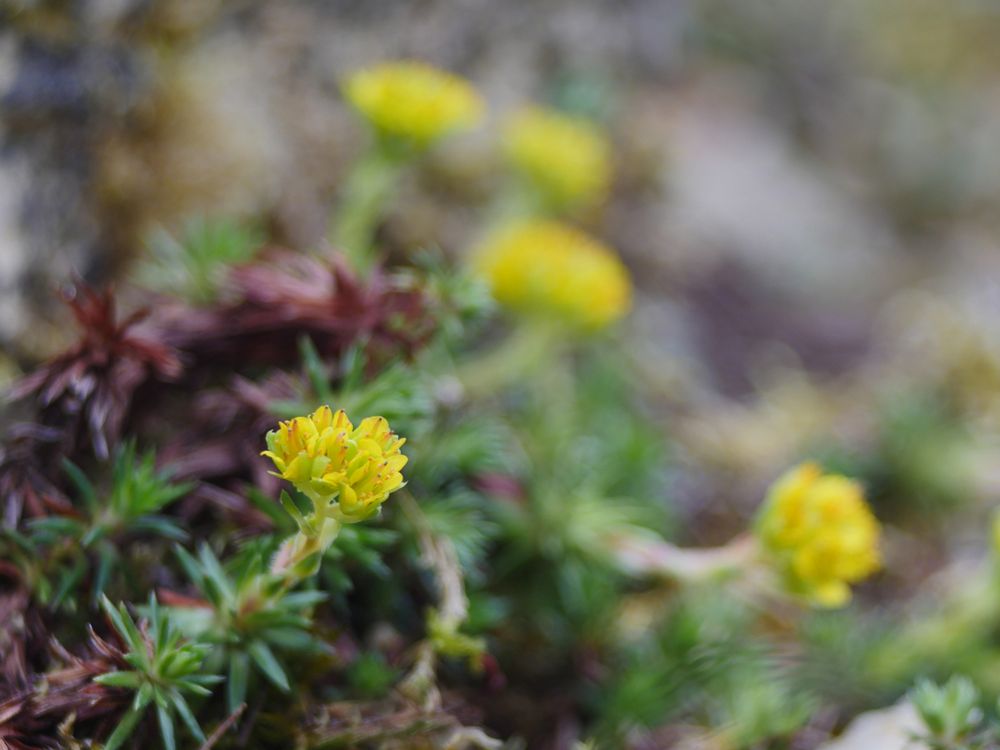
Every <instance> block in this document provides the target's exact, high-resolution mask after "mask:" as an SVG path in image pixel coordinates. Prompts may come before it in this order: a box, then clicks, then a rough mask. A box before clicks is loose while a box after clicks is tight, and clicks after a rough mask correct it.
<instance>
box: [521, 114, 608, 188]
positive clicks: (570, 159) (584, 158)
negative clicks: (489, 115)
mask: <svg viewBox="0 0 1000 750" xmlns="http://www.w3.org/2000/svg"><path fill="white" fill-rule="evenodd" d="M503 145H504V152H505V154H506V156H507V159H508V160H509V161H510V163H511V164H512V165H513V166H514V168H515V169H517V170H518V171H519V172H520V173H521V174H522V175H524V176H525V177H526V178H527V179H528V180H529V181H531V183H532V184H534V185H535V186H536V187H537V188H538V190H540V191H541V192H542V194H543V195H545V196H546V197H547V198H548V199H549V200H550V201H551V202H552V203H555V204H557V205H560V206H569V205H586V204H591V203H596V202H597V201H599V200H600V199H602V198H603V197H604V195H605V194H606V193H607V191H608V185H609V183H610V182H611V146H610V144H609V143H608V139H607V137H606V136H605V135H604V133H603V132H602V131H601V129H600V128H598V127H597V126H596V125H594V124H593V123H591V122H590V121H589V120H585V119H583V118H580V117H573V116H571V115H566V114H562V113H560V112H557V111H555V110H551V109H543V108H541V107H528V108H526V109H523V110H521V111H520V112H517V113H516V114H514V115H513V116H512V117H511V118H510V119H509V120H508V121H507V124H506V126H505V128H504V132H503Z"/></svg>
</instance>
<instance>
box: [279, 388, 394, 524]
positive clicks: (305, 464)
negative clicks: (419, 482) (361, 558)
mask: <svg viewBox="0 0 1000 750" xmlns="http://www.w3.org/2000/svg"><path fill="white" fill-rule="evenodd" d="M405 442H406V440H405V439H404V438H400V437H397V436H396V434H395V433H394V432H392V430H390V429H389V423H388V422H387V421H386V420H385V418H384V417H367V418H366V419H364V420H362V422H361V424H359V425H358V426H357V427H354V425H353V424H351V421H350V420H349V419H348V418H347V414H345V413H344V411H343V409H340V410H338V411H337V412H333V411H331V409H330V407H329V406H321V407H320V408H319V409H317V410H316V411H315V412H313V413H312V414H311V415H309V416H308V417H296V418H295V419H290V420H288V421H287V422H281V423H280V424H279V425H278V429H276V430H272V431H271V432H269V433H267V450H266V451H264V452H263V453H262V454H261V455H264V456H267V457H268V458H270V459H271V460H272V461H273V462H274V466H275V468H277V471H276V472H271V473H272V474H274V475H275V476H279V477H281V478H282V479H287V480H288V481H289V482H291V483H292V484H293V485H295V487H296V488H297V489H298V490H299V491H300V492H302V493H303V494H304V495H306V496H308V497H309V498H310V499H311V500H312V501H313V504H314V506H315V508H316V514H317V516H319V517H320V518H327V517H332V518H336V519H337V520H339V521H343V522H354V521H360V520H363V519H365V518H367V517H368V516H370V515H372V514H373V513H375V512H376V511H377V510H378V509H379V507H380V506H381V505H382V503H384V502H385V500H386V498H388V497H389V493H391V492H393V491H395V490H397V489H399V488H400V487H401V486H402V484H403V475H402V474H401V473H400V472H401V470H402V468H403V466H405V465H406V460H407V459H406V456H404V455H403V454H402V453H400V451H399V449H400V448H401V447H402V445H403V443H405ZM334 499H336V504H334Z"/></svg>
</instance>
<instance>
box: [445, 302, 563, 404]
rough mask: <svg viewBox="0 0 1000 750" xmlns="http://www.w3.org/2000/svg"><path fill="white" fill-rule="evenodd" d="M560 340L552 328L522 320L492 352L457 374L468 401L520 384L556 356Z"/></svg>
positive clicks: (540, 323) (555, 328)
mask: <svg viewBox="0 0 1000 750" xmlns="http://www.w3.org/2000/svg"><path fill="white" fill-rule="evenodd" d="M560 339H561V336H560V333H559V329H558V328H557V327H555V326H551V325H546V324H545V323H543V322H541V321H534V320H522V321H520V322H519V324H518V326H517V328H515V329H514V331H513V332H511V333H510V334H509V335H508V336H507V338H506V339H505V340H504V341H502V342H500V345H499V346H497V347H496V348H495V349H493V351H490V352H487V353H486V354H484V355H482V356H480V357H478V358H477V359H474V360H472V361H471V362H469V363H467V364H466V365H465V366H463V367H462V368H461V369H460V370H459V372H458V379H459V381H460V382H461V383H462V387H463V390H464V391H465V393H466V395H467V397H468V398H470V399H476V398H483V397H486V396H490V395H492V394H494V393H496V392H497V391H499V390H501V389H502V388H504V387H505V386H508V385H510V384H512V383H514V382H516V381H519V380H522V379H524V378H526V377H527V376H529V375H530V374H531V373H532V372H535V371H537V370H538V369H539V368H541V367H544V366H545V365H546V364H547V363H549V362H551V361H552V358H553V357H556V356H558V354H559V349H560V348H561V347H560V344H561V340H560Z"/></svg>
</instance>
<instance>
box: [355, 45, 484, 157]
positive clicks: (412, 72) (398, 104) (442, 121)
mask: <svg viewBox="0 0 1000 750" xmlns="http://www.w3.org/2000/svg"><path fill="white" fill-rule="evenodd" d="M343 88H344V96H345V97H346V98H347V100H348V101H349V102H350V103H351V104H352V105H354V107H355V108H356V109H357V110H358V111H359V112H360V113H361V114H362V115H364V116H365V117H366V118H367V119H368V120H369V121H370V122H371V123H372V125H374V126H375V128H376V129H377V130H378V131H379V132H381V133H383V134H385V135H388V136H393V137H396V138H401V139H403V140H407V141H410V142H413V143H416V144H418V145H423V144H427V143H430V142H431V141H433V140H435V139H436V138H439V137H441V136H442V135H445V134H446V133H449V132H451V131H454V130H462V129H465V128H470V127H473V126H474V125H477V124H478V123H479V121H480V120H482V117H483V111H484V109H485V106H484V104H483V100H482V98H481V97H480V96H479V93H478V92H477V91H476V90H475V88H473V86H472V85H471V84H470V83H469V82H468V81H466V80H465V79H463V78H460V77H458V76H456V75H452V74H451V73H447V72H445V71H443V70H438V69H437V68H433V67H431V66H430V65H427V64H426V63H422V62H416V61H409V60H401V61H398V62H386V63H382V64H381V65H376V66H375V67H372V68H367V69H365V70H361V71H359V72H357V73H354V74H353V75H351V76H350V77H349V78H348V79H347V80H346V81H345V82H344V86H343Z"/></svg>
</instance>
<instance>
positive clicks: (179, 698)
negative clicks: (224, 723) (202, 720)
mask: <svg viewBox="0 0 1000 750" xmlns="http://www.w3.org/2000/svg"><path fill="white" fill-rule="evenodd" d="M170 698H171V701H172V702H173V704H174V708H175V709H176V710H177V713H178V715H179V716H180V717H181V721H183V722H184V725H185V726H186V727H187V728H188V731H189V732H190V733H191V736H192V737H194V738H195V739H196V740H198V742H204V741H205V733H204V732H203V731H201V727H200V726H199V725H198V720H197V719H195V718H194V714H193V713H192V712H191V708H190V706H188V704H187V701H186V700H184V696H183V695H181V694H180V693H178V692H176V691H175V692H174V694H173V695H172V696H171V697H170Z"/></svg>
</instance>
